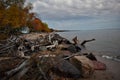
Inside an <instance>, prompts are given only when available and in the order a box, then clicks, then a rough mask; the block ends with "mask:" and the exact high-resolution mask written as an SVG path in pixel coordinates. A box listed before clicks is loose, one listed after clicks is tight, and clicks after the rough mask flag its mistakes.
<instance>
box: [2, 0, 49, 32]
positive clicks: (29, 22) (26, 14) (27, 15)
mask: <svg viewBox="0 0 120 80" xmlns="http://www.w3.org/2000/svg"><path fill="white" fill-rule="evenodd" d="M24 3H25V0H0V29H1V30H4V29H5V30H6V32H7V33H9V32H11V30H15V29H20V28H21V27H24V26H28V27H30V29H34V30H37V31H45V32H49V31H50V29H49V28H48V25H45V24H46V23H43V22H42V21H41V20H40V19H39V18H36V17H35V13H31V12H30V10H31V9H32V8H33V7H32V4H30V3H29V4H28V5H26V6H24Z"/></svg>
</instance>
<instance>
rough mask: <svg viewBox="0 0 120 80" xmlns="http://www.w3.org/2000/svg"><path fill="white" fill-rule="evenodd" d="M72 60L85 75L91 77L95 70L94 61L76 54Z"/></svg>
mask: <svg viewBox="0 0 120 80" xmlns="http://www.w3.org/2000/svg"><path fill="white" fill-rule="evenodd" d="M70 62H71V63H72V64H73V65H75V66H76V67H77V68H78V69H79V71H82V76H83V77H85V78H86V77H90V76H91V75H92V74H93V72H94V67H93V63H92V61H91V60H89V59H88V58H86V57H85V56H74V57H73V58H71V59H70Z"/></svg>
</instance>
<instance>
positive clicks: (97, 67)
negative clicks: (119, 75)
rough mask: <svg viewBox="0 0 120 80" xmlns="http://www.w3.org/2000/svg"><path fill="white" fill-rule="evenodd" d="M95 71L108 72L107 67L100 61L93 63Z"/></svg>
mask: <svg viewBox="0 0 120 80" xmlns="http://www.w3.org/2000/svg"><path fill="white" fill-rule="evenodd" d="M92 62H93V65H94V69H95V70H106V65H105V64H104V63H102V62H100V61H92Z"/></svg>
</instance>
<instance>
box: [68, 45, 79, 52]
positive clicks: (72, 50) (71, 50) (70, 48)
mask: <svg viewBox="0 0 120 80" xmlns="http://www.w3.org/2000/svg"><path fill="white" fill-rule="evenodd" d="M67 50H68V51H70V52H72V53H76V52H77V49H76V47H75V46H74V45H70V46H69V47H68V48H67Z"/></svg>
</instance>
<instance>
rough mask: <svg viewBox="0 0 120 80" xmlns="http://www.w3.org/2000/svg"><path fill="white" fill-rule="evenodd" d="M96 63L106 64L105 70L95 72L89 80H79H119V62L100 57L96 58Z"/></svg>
mask: <svg viewBox="0 0 120 80" xmlns="http://www.w3.org/2000/svg"><path fill="white" fill-rule="evenodd" d="M96 57H97V59H98V61H101V62H103V63H105V64H106V66H107V69H106V70H95V72H94V74H93V75H92V76H91V77H90V78H86V79H79V80H120V62H116V61H112V60H108V59H105V58H102V57H100V56H96Z"/></svg>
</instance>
